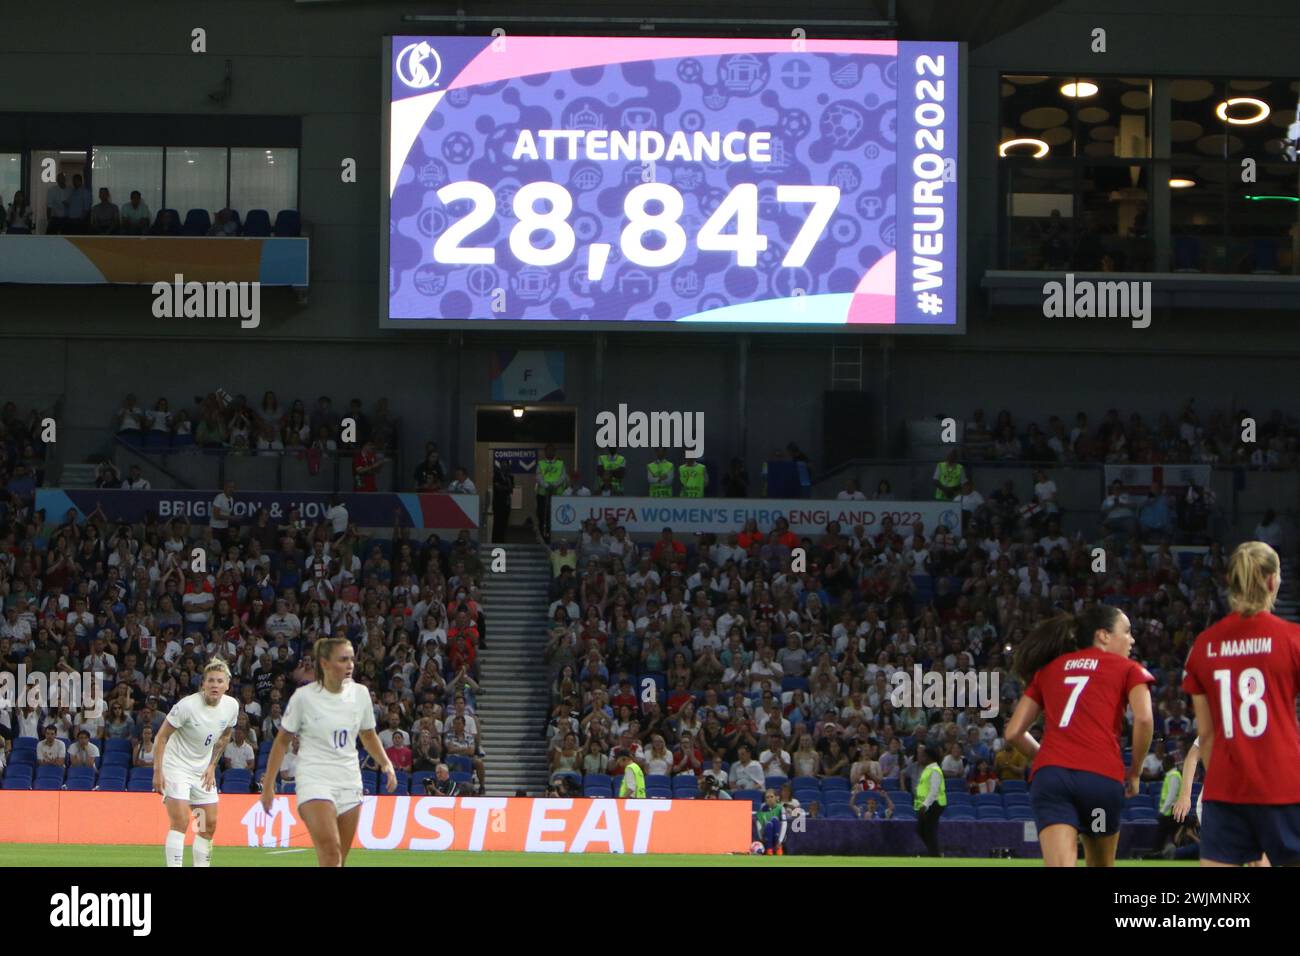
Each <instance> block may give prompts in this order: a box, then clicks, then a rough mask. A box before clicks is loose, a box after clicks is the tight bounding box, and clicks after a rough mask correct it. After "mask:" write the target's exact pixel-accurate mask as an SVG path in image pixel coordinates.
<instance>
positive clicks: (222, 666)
mask: <svg viewBox="0 0 1300 956" xmlns="http://www.w3.org/2000/svg"><path fill="white" fill-rule="evenodd" d="M212 671H221V673H223V674H225V675H226V680H227V681H228V680H230V665H229V664H227V663H226V662H225V661H223V660H222V659H221V658H219V657H214V658H213V659H212V660H210V661H208V662H207V663H206V664H205V665H203V679H204V680H207V677H208V674H209V673H211V672H212Z"/></svg>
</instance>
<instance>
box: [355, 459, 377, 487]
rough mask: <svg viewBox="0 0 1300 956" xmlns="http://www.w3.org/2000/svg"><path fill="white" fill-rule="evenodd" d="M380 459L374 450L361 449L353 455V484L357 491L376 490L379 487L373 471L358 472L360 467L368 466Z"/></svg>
mask: <svg viewBox="0 0 1300 956" xmlns="http://www.w3.org/2000/svg"><path fill="white" fill-rule="evenodd" d="M378 460H379V456H378V455H376V454H375V453H374V452H366V451H359V452H357V453H356V454H355V455H353V456H352V472H353V475H352V486H353V488H354V489H355V490H357V491H375V490H376V489H377V488H378V487H379V482H378V480H377V478H376V474H375V472H373V471H370V472H366V473H365V474H357V469H358V468H368V467H370V466H371V465H373V464H374V463H375V462H376V461H378Z"/></svg>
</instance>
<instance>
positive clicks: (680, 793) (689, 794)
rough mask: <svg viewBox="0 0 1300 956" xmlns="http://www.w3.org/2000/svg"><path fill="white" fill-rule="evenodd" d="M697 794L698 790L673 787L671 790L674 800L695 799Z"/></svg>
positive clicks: (698, 793)
mask: <svg viewBox="0 0 1300 956" xmlns="http://www.w3.org/2000/svg"><path fill="white" fill-rule="evenodd" d="M699 795H700V792H699V791H698V790H685V789H681V790H678V789H674V790H673V799H674V800H694V799H695V798H696V797H698V796H699Z"/></svg>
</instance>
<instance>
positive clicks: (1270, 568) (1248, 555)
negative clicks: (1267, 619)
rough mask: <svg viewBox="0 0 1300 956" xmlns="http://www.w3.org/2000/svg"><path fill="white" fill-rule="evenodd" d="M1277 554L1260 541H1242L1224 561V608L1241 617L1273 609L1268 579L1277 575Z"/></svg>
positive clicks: (1272, 598)
mask: <svg viewBox="0 0 1300 956" xmlns="http://www.w3.org/2000/svg"><path fill="white" fill-rule="evenodd" d="M1281 565H1282V562H1281V561H1280V560H1278V556H1277V552H1276V551H1274V550H1273V549H1272V548H1271V547H1270V546H1269V545H1267V544H1265V543H1264V542H1263V541H1244V542H1242V543H1241V544H1239V545H1237V548H1236V550H1234V551H1233V552H1232V557H1231V558H1230V559H1229V560H1228V605H1229V606H1230V607H1231V608H1232V609H1233V610H1234V611H1236V612H1237V613H1238V614H1240V615H1241V616H1242V617H1250V616H1251V615H1252V614H1259V613H1261V612H1268V611H1272V610H1273V602H1274V601H1275V600H1276V599H1277V592H1276V591H1270V590H1269V587H1268V579H1269V577H1270V576H1271V575H1275V574H1277V573H1278V572H1279V569H1280V568H1281Z"/></svg>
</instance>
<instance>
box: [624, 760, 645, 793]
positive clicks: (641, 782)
mask: <svg viewBox="0 0 1300 956" xmlns="http://www.w3.org/2000/svg"><path fill="white" fill-rule="evenodd" d="M629 770H631V771H632V776H634V777H636V792H635V793H628V792H627V778H626V777H620V778H619V779H620V781H621V782H620V783H619V785H618V795H619V796H620V797H637V798H639V799H643V798H644V797H645V774H644V773H642V772H641V766H640V764H638V763H637V762H636V761H635V760H630V761H628V764H627V767H625V768H624V770H623V772H624V773H627V772H628V771H629Z"/></svg>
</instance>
